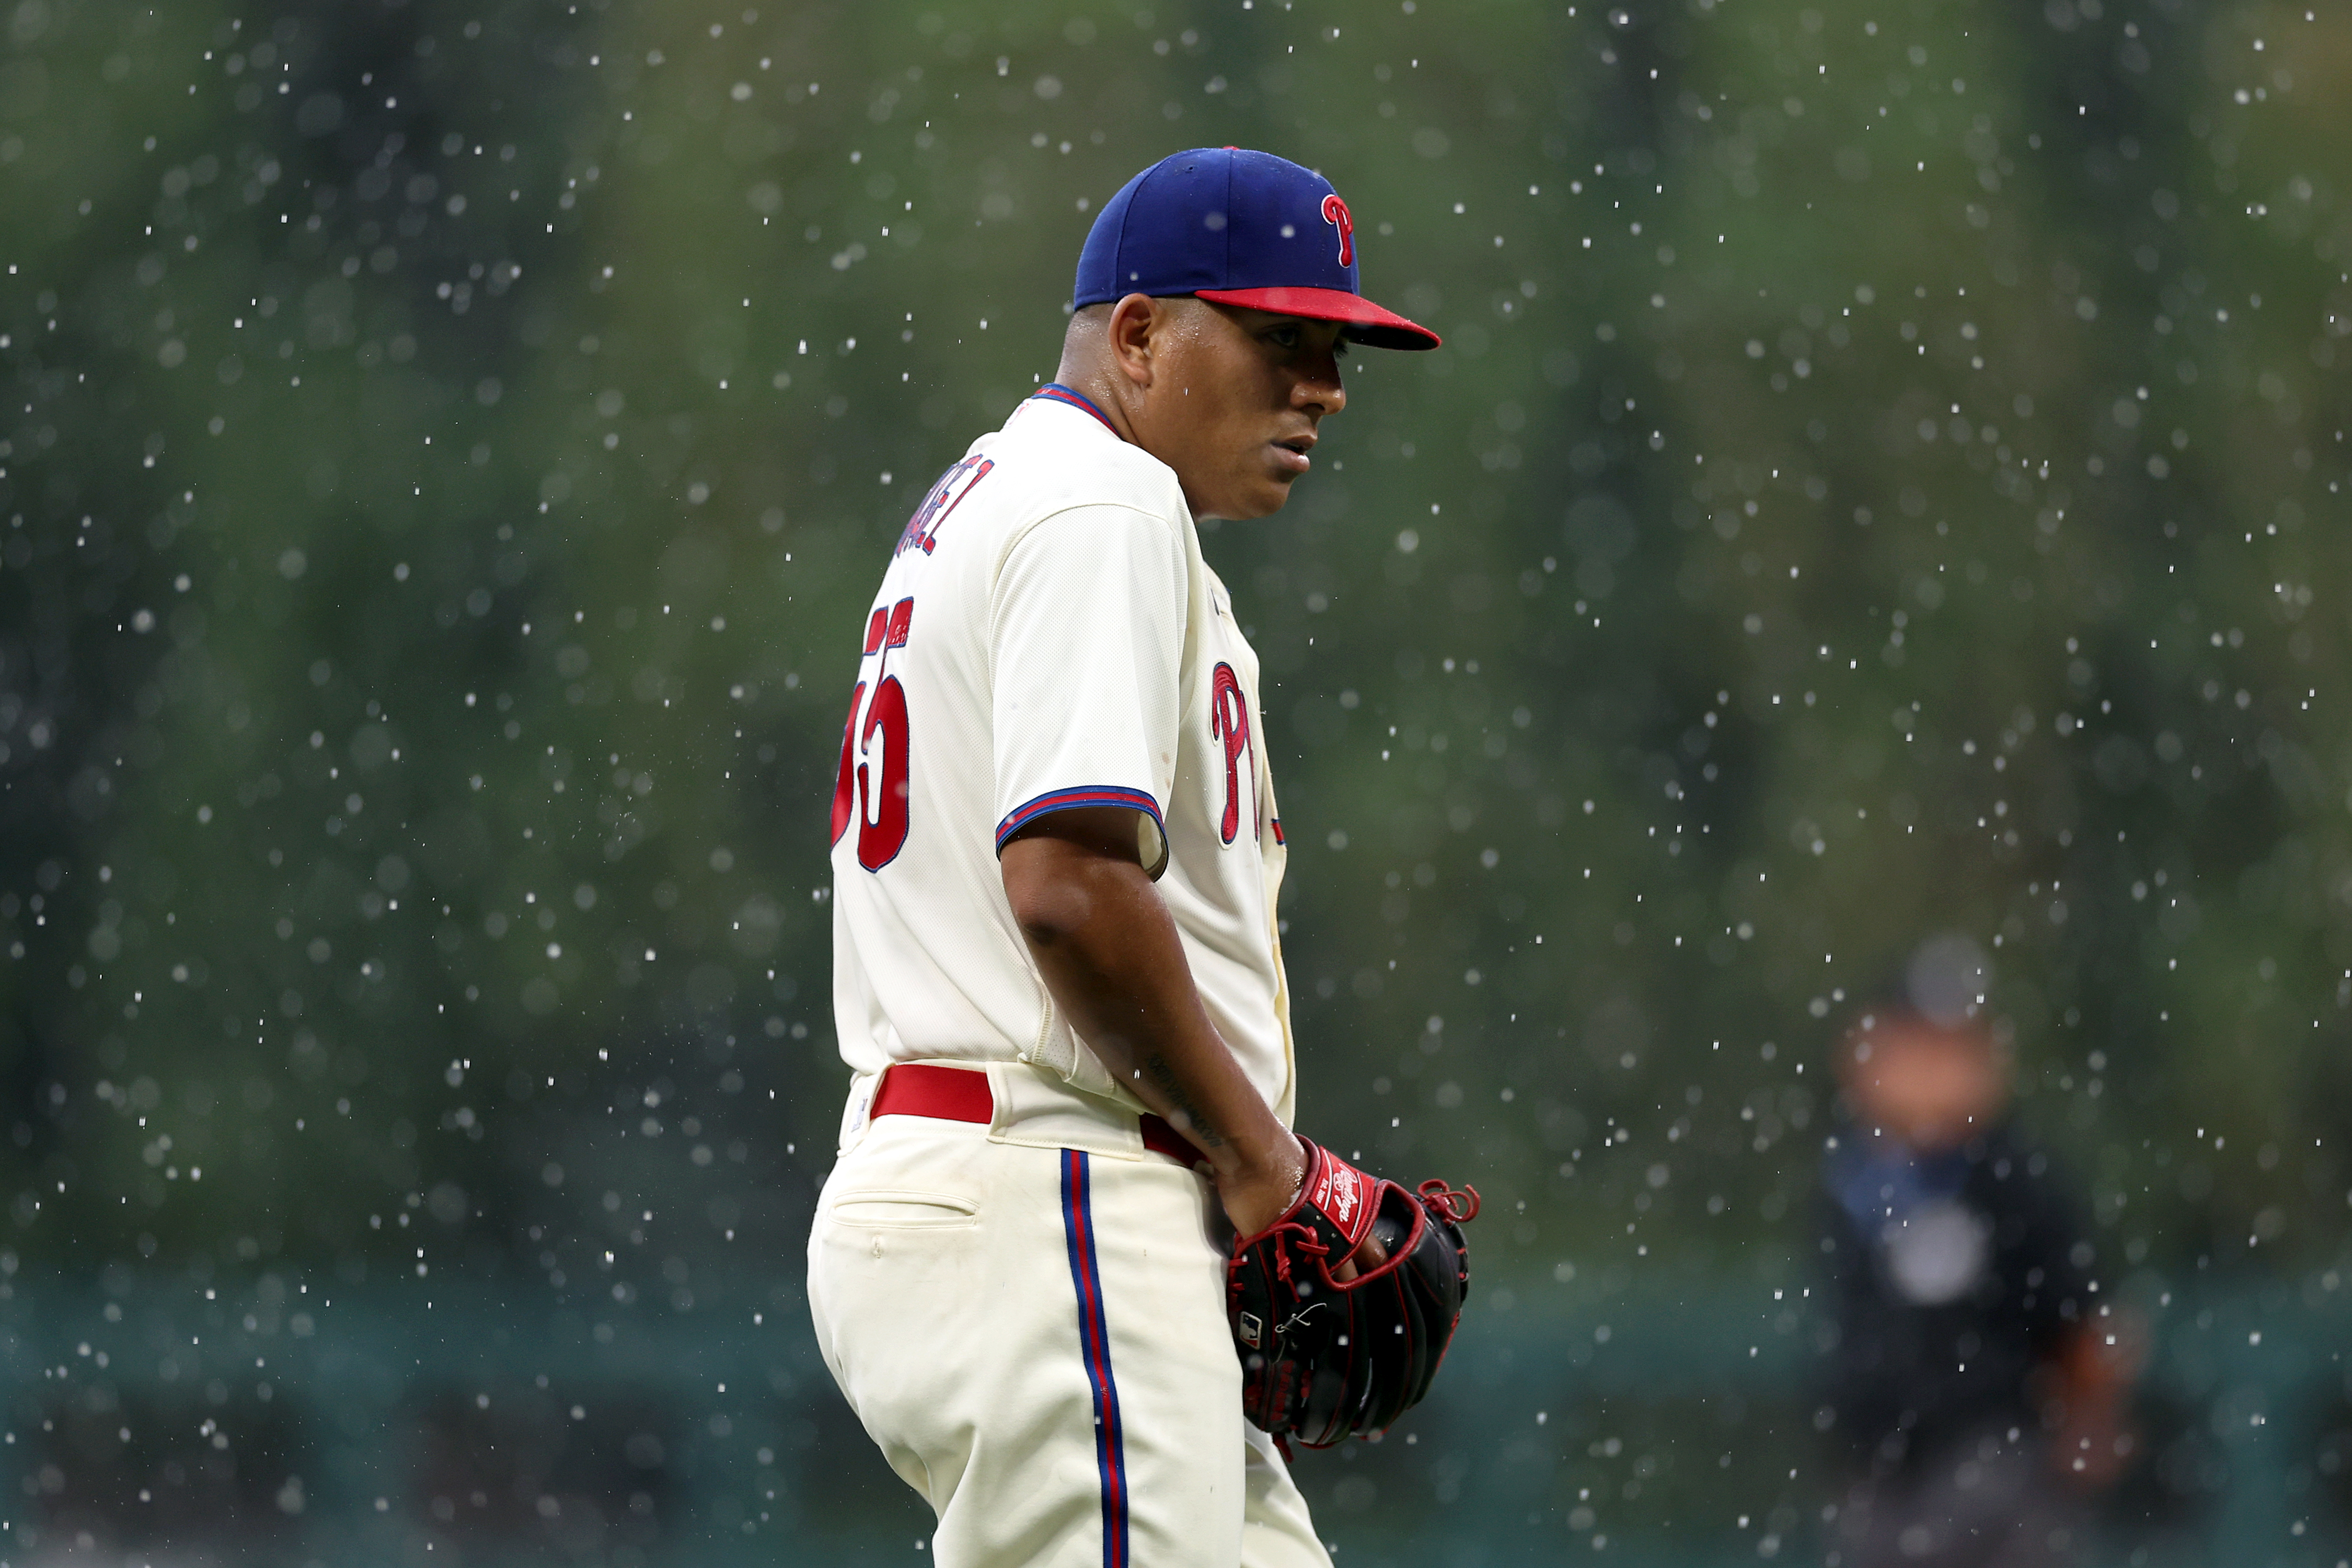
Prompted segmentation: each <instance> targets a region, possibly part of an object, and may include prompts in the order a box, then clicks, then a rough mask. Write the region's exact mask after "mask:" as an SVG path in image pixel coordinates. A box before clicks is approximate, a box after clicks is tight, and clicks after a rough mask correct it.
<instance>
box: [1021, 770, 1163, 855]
mask: <svg viewBox="0 0 2352 1568" xmlns="http://www.w3.org/2000/svg"><path fill="white" fill-rule="evenodd" d="M1085 805H1118V806H1125V807H1126V808H1127V809H1128V810H1129V811H1139V812H1141V813H1143V814H1144V815H1145V816H1149V817H1150V818H1151V821H1152V824H1153V825H1154V826H1157V827H1159V828H1160V833H1161V836H1162V837H1165V836H1166V833H1167V827H1168V825H1167V824H1166V823H1165V822H1164V821H1162V820H1161V818H1160V803H1159V802H1158V801H1156V800H1154V799H1152V798H1151V796H1150V795H1146V794H1145V793H1144V792H1143V791H1141V790H1139V789H1119V788H1118V787H1116V786H1114V785H1111V784H1089V785H1087V786H1085V787H1084V788H1080V789H1057V790H1055V791H1054V792H1053V793H1052V794H1051V795H1039V796H1038V797H1037V798H1036V799H1034V800H1033V801H1030V802H1029V803H1028V804H1027V805H1021V806H1017V807H1015V808H1014V809H1013V813H1012V815H1011V816H1007V817H1006V818H1005V819H1004V820H1003V821H1002V822H1000V823H998V824H997V825H996V847H997V851H998V852H999V853H1000V854H1001V853H1003V849H1004V845H1005V841H1006V840H1007V839H1009V838H1011V837H1013V835H1014V834H1016V833H1018V832H1020V831H1021V830H1022V829H1023V828H1024V827H1026V826H1029V824H1031V823H1033V822H1034V821H1036V820H1037V818H1039V817H1041V816H1050V815H1051V814H1053V813H1054V812H1056V811H1071V810H1075V809H1076V808H1077V807H1079V806H1085Z"/></svg>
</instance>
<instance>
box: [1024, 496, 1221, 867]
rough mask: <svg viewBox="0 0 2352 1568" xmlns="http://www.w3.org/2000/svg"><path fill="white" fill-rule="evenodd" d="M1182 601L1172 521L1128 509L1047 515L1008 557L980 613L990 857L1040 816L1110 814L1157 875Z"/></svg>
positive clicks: (1163, 855)
mask: <svg viewBox="0 0 2352 1568" xmlns="http://www.w3.org/2000/svg"><path fill="white" fill-rule="evenodd" d="M1186 601H1187V594H1186V579H1185V570H1184V552H1183V546H1182V543H1181V540H1180V539H1179V537H1178V534H1177V531H1176V530H1175V528H1174V526H1173V525H1172V524H1171V522H1170V521H1169V520H1168V519H1166V518H1163V517H1156V516H1154V515H1152V514H1151V513H1150V512H1147V511H1142V510H1137V509H1135V508H1132V507H1123V506H1107V505H1097V506H1084V507H1075V508H1072V509H1070V510H1066V511H1060V512H1055V513H1054V514H1053V515H1051V516H1049V517H1047V518H1045V519H1044V520H1042V521H1039V522H1037V523H1036V524H1034V526H1032V527H1031V528H1030V529H1029V530H1028V531H1026V532H1025V533H1024V534H1023V535H1022V536H1021V537H1020V538H1019V539H1018V540H1016V541H1015V542H1014V543H1013V547H1012V548H1011V550H1010V551H1008V552H1007V553H1006V555H1005V558H1004V561H1003V565H1002V566H1001V567H1000V568H999V570H998V573H997V577H996V582H995V584H994V588H993V591H992V595H991V602H990V616H989V642H990V647H989V654H990V661H989V678H990V687H991V705H992V733H993V737H994V748H995V765H996V805H995V811H996V818H997V826H996V847H997V849H998V850H999V851H1000V852H1002V851H1003V847H1004V846H1005V843H1006V841H1007V840H1009V839H1010V838H1011V837H1013V834H1015V833H1017V832H1018V831H1020V829H1021V828H1022V827H1024V826H1026V825H1027V824H1029V823H1031V822H1034V821H1035V820H1036V819H1037V818H1038V817H1040V816H1045V815H1047V814H1048V813H1051V812H1055V811H1067V810H1070V809H1072V808H1074V807H1078V806H1096V805H1117V806H1126V807H1128V808H1129V809H1131V810H1133V811H1135V812H1136V813H1137V814H1138V817H1137V826H1136V834H1137V847H1138V850H1139V854H1140V856H1141V858H1142V861H1143V865H1144V867H1145V868H1146V869H1148V870H1149V871H1150V873H1151V875H1152V876H1154V877H1157V876H1159V875H1160V871H1161V870H1162V869H1164V868H1165V867H1166V865H1167V862H1168V842H1167V835H1166V830H1165V826H1164V824H1163V821H1162V818H1161V811H1162V808H1163V806H1164V805H1166V795H1167V792H1168V788H1169V786H1170V784H1171V782H1172V780H1173V778H1174V775H1175V766H1176V736H1177V721H1178V713H1177V702H1178V668H1179V664H1180V661H1181V658H1182V654H1183V643H1184V614H1185V604H1186Z"/></svg>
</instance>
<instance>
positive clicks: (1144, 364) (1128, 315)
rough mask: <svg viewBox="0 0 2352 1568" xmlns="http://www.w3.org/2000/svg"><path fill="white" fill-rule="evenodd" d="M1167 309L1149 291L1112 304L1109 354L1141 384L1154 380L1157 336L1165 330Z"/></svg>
mask: <svg viewBox="0 0 2352 1568" xmlns="http://www.w3.org/2000/svg"><path fill="white" fill-rule="evenodd" d="M1166 319H1167V312H1166V311H1164V310H1162V309H1161V308H1160V301H1159V300H1154V299H1153V298H1152V297H1151V296H1150V295H1149V294H1129V295H1128V296H1127V297H1126V298H1125V299H1122V300H1119V302H1118V304H1116V305H1113V306H1112V307H1111V310H1110V327H1109V341H1110V354H1111V358H1112V359H1113V360H1114V361H1116V362H1117V363H1118V368H1119V372H1120V374H1123V375H1125V376H1126V377H1127V379H1128V380H1129V381H1130V382H1133V383H1134V384H1136V385H1138V386H1150V384H1151V355H1152V351H1153V349H1154V348H1156V347H1157V346H1158V344H1157V342H1155V339H1156V338H1157V337H1158V336H1159V335H1160V332H1161V331H1163V330H1164V328H1165V325H1166Z"/></svg>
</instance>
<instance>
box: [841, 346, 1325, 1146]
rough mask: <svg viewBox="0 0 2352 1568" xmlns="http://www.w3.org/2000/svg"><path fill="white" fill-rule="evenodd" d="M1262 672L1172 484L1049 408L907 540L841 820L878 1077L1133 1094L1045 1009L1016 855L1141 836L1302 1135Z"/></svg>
mask: <svg viewBox="0 0 2352 1568" xmlns="http://www.w3.org/2000/svg"><path fill="white" fill-rule="evenodd" d="M1257 676H1258V667H1257V656H1256V655H1255V653H1253V652H1252V651H1251V649H1250V647H1249V644H1248V643H1247V642H1246V641H1244V639H1243V637H1242V633H1241V627H1240V626H1238V625H1237V624H1236V623H1235V621H1234V615H1233V604H1232V599H1231V596H1230V595H1228V594H1227V593H1226V592H1225V587H1224V584H1223V583H1221V582H1219V581H1218V579H1217V575H1216V574H1215V573H1213V572H1212V571H1211V570H1210V569H1209V567H1208V565H1207V563H1205V562H1204V561H1202V558H1201V542H1200V539H1199V536H1198V535H1197V534H1196V532H1195V531H1194V530H1193V526H1192V513H1191V511H1190V510H1189V509H1188V508H1187V507H1186V506H1185V504H1184V497H1183V492H1182V490H1181V488H1180V487H1179V485H1178V483H1177V480H1176V475H1175V473H1174V471H1173V470H1172V469H1171V468H1168V467H1167V465H1165V464H1163V463H1161V462H1160V460H1159V459H1157V458H1153V457H1151V456H1150V454H1149V453H1147V452H1145V451H1144V450H1143V449H1142V448H1140V447H1135V446H1131V445H1129V444H1128V443H1127V442H1125V441H1123V440H1121V439H1120V438H1119V437H1118V434H1117V432H1116V431H1114V430H1113V429H1112V428H1111V426H1110V424H1109V422H1108V420H1106V419H1105V418H1104V417H1103V416H1102V415H1101V414H1100V413H1099V412H1098V411H1097V409H1096V408H1095V407H1094V405H1092V404H1090V403H1088V402H1087V400H1086V399H1085V398H1084V397H1082V396H1080V395H1078V394H1076V393H1074V392H1071V391H1069V390H1068V389H1066V388H1064V387H1061V386H1047V387H1045V388H1044V389H1043V390H1042V391H1040V392H1039V393H1038V394H1037V395H1035V396H1033V397H1031V398H1029V399H1028V400H1027V401H1026V402H1024V403H1023V404H1022V405H1021V406H1020V407H1019V408H1018V409H1017V410H1015V411H1014V413H1013V416H1012V417H1011V418H1009V419H1008V420H1006V422H1005V425H1004V427H1003V429H1001V430H998V431H996V432H995V433H993V434H992V435H987V436H983V437H981V438H980V439H979V440H977V441H975V442H973V443H972V445H971V450H970V451H968V452H967V453H966V454H965V455H964V457H963V458H962V460H961V461H960V462H958V463H957V464H956V465H955V466H954V467H952V468H950V469H949V470H948V471H947V473H946V474H944V475H943V476H941V478H940V481H939V482H938V484H936V485H935V486H933V487H932V489H931V491H930V493H929V495H928V496H926V497H925V498H924V500H923V503H922V504H921V505H920V506H919V507H918V508H917V509H916V510H915V514H914V516H913V517H912V518H911V519H909V520H908V523H907V528H906V531H905V532H904V533H903V534H902V535H901V536H900V538H899V540H898V547H897V550H896V552H894V554H893V555H892V557H891V561H890V566H889V570H888V571H887V573H886V574H884V576H883V579H882V588H881V592H880V594H879V595H877V597H876V599H875V602H874V606H873V610H872V613H871V614H870V615H869V616H867V618H866V639H865V649H864V653H863V655H862V657H861V658H860V660H859V663H858V667H857V680H856V687H855V689H854V691H853V694H852V697H851V700H850V707H849V721H848V724H847V726H846V728H845V730H844V731H843V733H842V745H841V764H840V772H839V774H838V776H837V779H836V781H835V792H834V801H833V884H834V900H833V910H834V914H833V931H834V1016H835V1026H836V1027H837V1029H838V1031H839V1035H840V1040H841V1054H842V1057H843V1058H844V1059H845V1060H846V1061H847V1062H848V1063H849V1065H850V1066H851V1068H855V1069H856V1070H857V1071H859V1072H874V1071H877V1070H879V1069H880V1068H884V1067H887V1065H889V1064H890V1063H891V1062H893V1061H960V1060H961V1061H971V1062H987V1061H1024V1062H1030V1063H1034V1064H1035V1065H1037V1066H1040V1067H1043V1068H1048V1069H1050V1070H1052V1071H1053V1072H1055V1073H1057V1074H1059V1075H1060V1076H1061V1077H1062V1078H1064V1079H1067V1080H1068V1081H1069V1082H1071V1083H1072V1084H1074V1085H1076V1087H1078V1088H1080V1089H1089V1090H1092V1091H1094V1092H1096V1093H1101V1094H1116V1095H1120V1096H1121V1097H1122V1098H1125V1096H1124V1091H1123V1090H1120V1089H1118V1086H1117V1085H1116V1084H1114V1082H1113V1081H1112V1079H1111V1076H1110V1074H1109V1073H1108V1071H1107V1070H1106V1069H1105V1068H1103V1066H1102V1064H1101V1063H1100V1061H1098V1060H1097V1058H1095V1056H1094V1054H1093V1053H1092V1052H1091V1051H1089V1050H1088V1049H1087V1047H1086V1045H1085V1043H1084V1042H1083V1041H1081V1040H1079V1039H1077V1038H1076V1037H1075V1035H1074V1034H1073V1032H1072V1030H1071V1028H1070V1026H1069V1023H1068V1021H1067V1020H1066V1018H1064V1017H1063V1016H1062V1015H1061V1012H1060V1009H1059V1008H1057V1007H1056V1006H1055V1003H1054V999H1053V997H1052V995H1051V994H1049V993H1048V992H1047V990H1046V988H1045V981H1044V979H1043V977H1042V976H1041V975H1040V974H1039V973H1038V970H1037V966H1036V964H1035V963H1034V962H1033V961H1032V959H1031V957H1030V954H1029V951H1028V948H1027V946H1026V944H1025V943H1024V941H1023V938H1022V935H1021V931H1020V929H1019V927H1018V926H1017V925H1016V924H1015V923H1014V921H1013V910H1012V906H1011V904H1010V903H1009V901H1008V900H1007V899H1006V897H1005V893H1004V884H1003V879H1002V878H1001V876H1000V874H999V871H998V868H997V853H998V851H999V849H1000V848H1001V847H1003V844H1004V842H1005V841H1006V839H1007V838H1008V837H1011V836H1012V835H1013V833H1014V832H1015V831H1017V830H1018V829H1019V828H1020V827H1021V826H1023V825H1024V824H1026V823H1028V822H1031V821H1034V819H1035V818H1037V817H1038V816H1043V815H1045V814H1046V813H1048V812H1053V811H1059V810H1065V809H1068V808H1070V807H1075V806H1094V805H1120V806H1129V807H1131V808H1133V809H1134V810H1135V812H1136V813H1137V814H1138V816H1137V822H1138V834H1139V842H1140V847H1141V851H1142V858H1143V863H1144V865H1145V866H1146V867H1147V868H1150V869H1151V870H1152V871H1153V873H1154V874H1155V876H1157V877H1158V879H1159V890H1160V896H1161V897H1162V898H1163V899H1164V900H1166V901H1167V904H1168V908H1169V910H1170V912H1171V914H1172V915H1173V916H1174V917H1175V923H1176V928H1177V931H1179V932H1180V933H1181V937H1182V940H1183V944H1184V952H1185V956H1186V958H1187V959H1188V960H1189V961H1190V963H1191V965H1192V979H1193V982H1194V984H1196V985H1197V986H1198V988H1199V990H1200V994H1201V997H1202V1001H1203V1002H1204V1003H1205V1004H1206V1005H1207V1008H1208V1013H1209V1016H1210V1018H1211V1019H1212V1020H1213V1022H1214V1023H1215V1025H1216V1026H1217V1029H1218V1031H1219V1033H1221V1034H1222V1035H1223V1037H1224V1038H1225V1041H1226V1043H1227V1044H1228V1045H1229V1046H1230V1047H1232V1048H1233V1051H1234V1056H1235V1057H1236V1058H1238V1059H1239V1060H1240V1063H1241V1065H1242V1067H1243V1068H1244V1071H1246V1072H1247V1074H1248V1075H1249V1078H1250V1081H1251V1082H1252V1083H1253V1084H1255V1086H1256V1088H1257V1089H1258V1092H1259V1093H1260V1094H1262V1095H1264V1096H1265V1100H1266V1102H1267V1104H1269V1105H1270V1106H1272V1107H1273V1108H1274V1110H1275V1112H1276V1115H1278V1116H1279V1117H1281V1118H1282V1120H1283V1121H1285V1122H1287V1121H1289V1120H1290V1116H1291V1108H1292V1083H1291V1074H1292V1057H1291V1041H1290V1004H1289V995H1288V993H1287V990H1286V985H1285V982H1284V978H1283V969H1282V952H1281V945H1280V942H1279V941H1278V938H1277V933H1276V924H1275V905H1276V896H1277V893H1278V892H1279V889H1280V888H1281V883H1282V871H1283V862H1284V857H1285V851H1284V848H1283V836H1282V825H1281V823H1280V821H1279V819H1278V818H1277V816H1276V808H1275V802H1274V791H1273V784H1272V778H1271V775H1270V773H1269V772H1268V769H1267V766H1266V758H1265V742H1264V739H1263V736H1262V728H1263V727H1262V725H1261V723H1260V720H1259V708H1258V693H1257Z"/></svg>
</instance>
